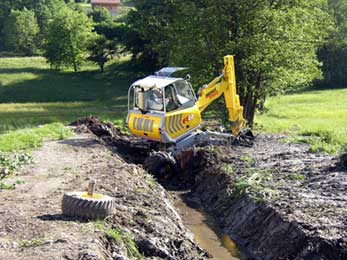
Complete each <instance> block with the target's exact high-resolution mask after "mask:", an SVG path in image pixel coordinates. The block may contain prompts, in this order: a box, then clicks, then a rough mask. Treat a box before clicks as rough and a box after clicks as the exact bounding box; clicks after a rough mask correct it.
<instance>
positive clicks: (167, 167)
mask: <svg viewBox="0 0 347 260" xmlns="http://www.w3.org/2000/svg"><path fill="white" fill-rule="evenodd" d="M174 165H175V159H174V158H173V157H172V156H171V155H169V154H168V153H166V152H154V153H152V154H151V155H150V156H148V157H147V158H146V159H145V161H144V163H143V167H144V168H145V169H146V170H147V171H148V172H149V173H151V174H153V175H154V176H155V177H157V178H168V177H170V176H171V175H172V173H173V169H174Z"/></svg>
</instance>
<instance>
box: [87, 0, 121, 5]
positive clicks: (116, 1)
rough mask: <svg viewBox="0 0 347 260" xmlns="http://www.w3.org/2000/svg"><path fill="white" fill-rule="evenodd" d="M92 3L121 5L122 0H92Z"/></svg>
mask: <svg viewBox="0 0 347 260" xmlns="http://www.w3.org/2000/svg"><path fill="white" fill-rule="evenodd" d="M91 4H106V5H120V0H92V1H91Z"/></svg>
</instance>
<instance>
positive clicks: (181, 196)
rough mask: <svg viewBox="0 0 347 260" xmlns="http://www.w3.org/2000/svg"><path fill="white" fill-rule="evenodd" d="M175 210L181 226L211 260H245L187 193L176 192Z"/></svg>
mask: <svg viewBox="0 0 347 260" xmlns="http://www.w3.org/2000/svg"><path fill="white" fill-rule="evenodd" d="M174 197H175V204H174V206H175V208H176V209H178V212H179V214H180V216H181V218H182V221H183V224H184V225H185V226H186V227H187V228H188V229H189V230H190V231H191V232H192V233H193V235H194V239H195V241H196V242H197V243H198V245H199V246H200V247H201V248H202V249H203V250H205V251H206V252H207V253H208V254H209V255H210V257H211V258H210V259H211V260H245V259H247V258H246V257H245V255H244V254H243V253H242V252H241V251H240V250H239V249H238V247H237V245H236V243H235V242H234V241H233V240H232V239H231V238H230V237H229V236H228V235H226V234H223V232H222V231H221V230H220V228H219V227H218V225H217V223H216V222H215V220H214V219H213V218H212V217H211V216H209V215H208V214H206V212H204V210H203V209H202V208H201V206H200V205H196V203H195V202H194V201H192V200H190V199H191V197H190V196H189V193H187V192H176V193H175V194H174Z"/></svg>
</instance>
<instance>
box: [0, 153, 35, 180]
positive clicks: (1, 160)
mask: <svg viewBox="0 0 347 260" xmlns="http://www.w3.org/2000/svg"><path fill="white" fill-rule="evenodd" d="M31 163H33V158H32V156H31V155H30V154H28V153H15V154H9V153H3V152H1V151H0V180H2V179H4V178H6V177H7V176H10V175H12V174H14V173H15V171H16V170H18V169H19V168H20V167H22V166H23V165H27V164H31Z"/></svg>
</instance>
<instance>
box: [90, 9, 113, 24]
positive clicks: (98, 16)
mask: <svg viewBox="0 0 347 260" xmlns="http://www.w3.org/2000/svg"><path fill="white" fill-rule="evenodd" d="M88 16H89V17H90V18H91V19H92V20H93V22H94V23H112V16H111V14H110V12H109V11H108V10H107V9H106V8H104V7H97V8H94V9H93V11H92V12H90V13H89V14H88Z"/></svg>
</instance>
